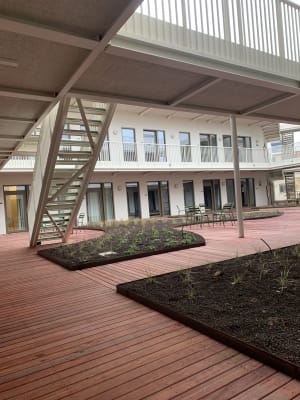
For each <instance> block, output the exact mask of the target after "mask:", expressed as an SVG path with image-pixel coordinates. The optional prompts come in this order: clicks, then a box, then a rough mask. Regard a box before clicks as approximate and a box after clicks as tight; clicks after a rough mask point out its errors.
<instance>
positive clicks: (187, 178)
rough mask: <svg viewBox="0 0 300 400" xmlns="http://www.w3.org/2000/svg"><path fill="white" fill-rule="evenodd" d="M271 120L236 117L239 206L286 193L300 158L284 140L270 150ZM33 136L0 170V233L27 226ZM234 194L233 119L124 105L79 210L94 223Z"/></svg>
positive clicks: (215, 201)
mask: <svg viewBox="0 0 300 400" xmlns="http://www.w3.org/2000/svg"><path fill="white" fill-rule="evenodd" d="M268 126H270V124H268V123H267V122H258V123H254V122H253V120H250V119H246V118H244V119H239V120H238V132H239V136H238V143H239V161H240V170H241V194H242V206H243V207H246V208H249V207H250V208H251V207H264V206H267V205H270V204H271V203H274V202H275V201H276V200H286V196H285V188H282V187H281V191H280V185H282V184H284V183H282V181H281V180H278V174H279V177H280V175H281V176H282V169H283V168H286V166H287V165H289V166H290V165H293V163H294V162H295V161H297V160H298V161H300V157H299V156H298V154H297V152H294V153H293V154H292V153H290V155H289V158H288V159H287V158H286V157H284V151H283V149H282V146H281V152H280V153H279V152H276V153H274V154H272V153H271V152H270V150H268V149H267V147H268V146H267V145H266V143H265V133H264V130H266V127H268ZM73 128H74V129H77V130H79V129H80V126H79V125H76V124H75V125H74V127H73ZM34 139H35V138H33V143H32V144H31V145H30V146H31V147H29V144H28V145H27V153H26V154H27V155H25V152H24V150H23V155H20V156H18V157H15V158H13V159H12V160H11V161H9V162H8V163H7V165H6V166H5V168H3V169H2V170H1V171H0V181H1V193H0V202H1V203H2V204H1V208H0V221H1V222H0V233H10V232H17V231H23V230H28V222H27V218H28V216H27V205H28V198H29V191H30V187H31V185H32V174H33V167H34V161H35V157H34V155H33V153H32V154H31V153H30V155H28V150H31V151H33V149H34V148H35V146H36V145H35V143H34ZM298 157H299V158H298ZM274 175H275V176H277V178H276V179H275V180H274V179H273V176H274ZM273 180H274V182H273ZM283 182H284V181H283ZM277 190H278V194H277V192H276V191H277ZM282 192H283V193H282ZM271 196H273V197H271ZM274 196H275V197H274ZM280 196H282V197H280ZM234 201H235V199H234V181H233V163H232V146H231V129H230V125H229V119H228V118H226V117H216V116H210V115H205V114H195V113H187V112H180V111H178V112H172V113H170V112H169V111H167V110H153V109H147V108H144V107H136V106H135V107H133V106H121V105H120V106H118V107H117V111H116V112H115V114H114V117H113V120H112V122H111V124H110V127H109V130H108V136H107V138H106V140H105V142H104V144H103V147H102V151H101V153H100V156H99V160H98V161H97V164H96V167H95V169H94V172H93V174H92V176H91V178H90V181H89V185H88V189H87V194H86V196H85V197H84V199H83V201H82V204H81V207H80V212H81V213H84V216H85V221H88V222H90V223H93V222H99V221H105V220H114V219H116V220H126V219H128V218H131V217H141V218H149V217H151V216H163V215H165V216H168V215H178V212H179V211H178V210H184V209H185V207H188V206H193V205H198V204H205V206H206V207H207V208H209V209H218V208H221V207H222V205H223V204H225V203H227V202H233V203H234Z"/></svg>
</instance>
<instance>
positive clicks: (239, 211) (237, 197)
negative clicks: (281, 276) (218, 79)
mask: <svg viewBox="0 0 300 400" xmlns="http://www.w3.org/2000/svg"><path fill="white" fill-rule="evenodd" d="M230 126H231V132H232V152H233V167H234V170H233V172H234V190H235V207H236V216H237V224H238V231H239V238H243V237H244V221H243V211H242V194H241V177H240V166H239V149H238V144H237V129H236V117H235V116H233V115H231V116H230Z"/></svg>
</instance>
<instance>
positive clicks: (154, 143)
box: [144, 130, 167, 162]
mask: <svg viewBox="0 0 300 400" xmlns="http://www.w3.org/2000/svg"><path fill="white" fill-rule="evenodd" d="M144 149H145V161H149V162H153V161H159V162H165V161H167V154H166V145H165V132H164V131H151V130H144Z"/></svg>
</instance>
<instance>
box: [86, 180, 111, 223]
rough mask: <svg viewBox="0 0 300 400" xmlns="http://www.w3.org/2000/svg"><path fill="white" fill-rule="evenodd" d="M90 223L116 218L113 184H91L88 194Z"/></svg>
mask: <svg viewBox="0 0 300 400" xmlns="http://www.w3.org/2000/svg"><path fill="white" fill-rule="evenodd" d="M86 201H87V219H88V222H90V223H94V222H103V221H111V220H113V219H114V218H115V214H114V204H113V193H112V184H111V183H110V182H107V183H91V184H89V186H88V190H87V192H86Z"/></svg>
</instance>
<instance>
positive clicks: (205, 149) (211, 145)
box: [200, 133, 218, 162]
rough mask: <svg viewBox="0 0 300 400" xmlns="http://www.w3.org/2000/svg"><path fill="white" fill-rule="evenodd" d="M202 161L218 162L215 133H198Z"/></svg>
mask: <svg viewBox="0 0 300 400" xmlns="http://www.w3.org/2000/svg"><path fill="white" fill-rule="evenodd" d="M200 148H201V161H202V162H218V151H217V135H213V134H206V133H200Z"/></svg>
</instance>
